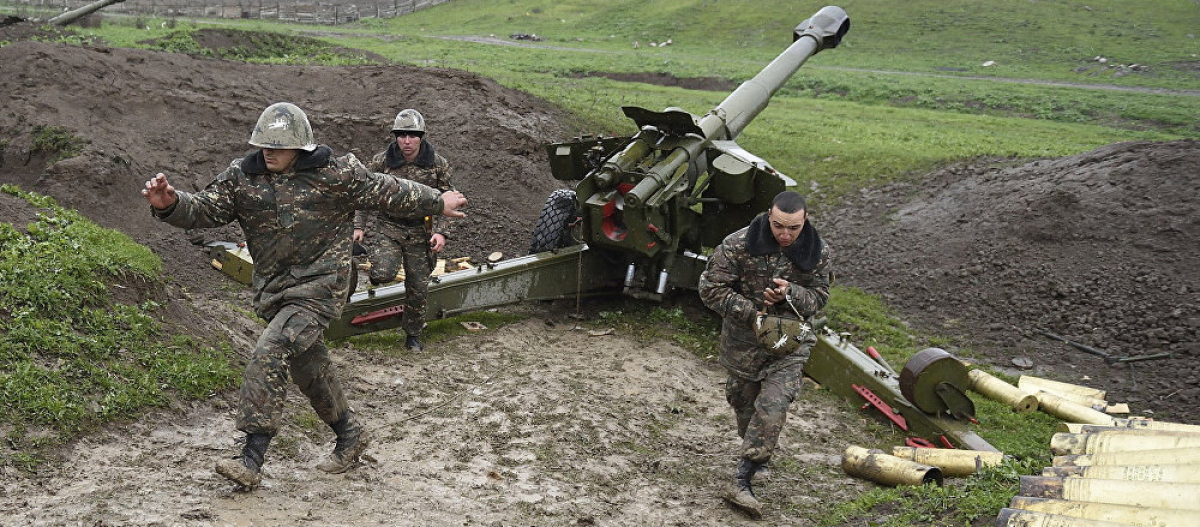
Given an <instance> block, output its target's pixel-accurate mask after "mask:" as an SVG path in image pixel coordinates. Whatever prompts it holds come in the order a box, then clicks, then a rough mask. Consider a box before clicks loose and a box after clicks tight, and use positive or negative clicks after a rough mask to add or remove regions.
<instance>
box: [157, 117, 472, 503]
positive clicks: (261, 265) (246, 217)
mask: <svg viewBox="0 0 1200 527" xmlns="http://www.w3.org/2000/svg"><path fill="white" fill-rule="evenodd" d="M249 142H250V144H251V145H253V146H255V147H257V148H258V150H256V151H254V152H253V153H251V154H249V155H247V156H246V157H245V158H243V159H235V160H234V161H233V163H232V164H231V165H230V166H229V168H227V169H225V171H224V172H222V173H221V174H220V175H218V176H217V178H216V179H215V180H213V182H211V183H209V184H208V186H207V187H205V188H204V190H201V191H199V192H196V193H194V194H193V193H187V192H184V191H181V190H176V189H175V188H174V187H173V186H171V184H170V183H169V182H168V181H167V177H166V176H165V175H163V174H161V173H160V174H158V175H156V176H154V177H153V178H151V179H150V180H149V181H147V182H146V185H145V189H144V190H143V191H142V194H143V195H144V196H145V197H146V199H147V200H148V201H149V202H150V206H151V211H152V213H153V214H154V216H155V217H157V218H159V219H160V220H162V221H164V222H166V223H168V224H171V225H173V226H175V227H180V228H184V229H195V228H209V227H219V226H222V225H226V224H228V223H230V222H234V221H236V222H238V224H239V225H241V228H242V231H243V232H244V233H245V235H246V245H247V247H248V248H249V250H250V256H251V257H252V258H253V260H254V279H253V287H254V310H255V313H256V314H258V316H260V317H262V318H263V319H264V320H266V321H267V322H268V323H267V328H266V330H265V331H264V332H263V334H262V335H261V336H260V337H259V339H258V343H257V344H256V345H255V348H254V352H253V354H252V356H251V357H250V360H249V362H248V363H247V364H246V371H245V374H244V377H243V380H242V387H241V395H240V399H241V401H240V405H239V409H238V416H237V428H238V430H241V431H243V432H245V433H246V442H245V445H244V447H243V448H242V452H241V454H240V455H238V456H237V457H235V458H233V459H223V460H221V461H218V462H217V464H216V471H217V473H219V474H220V475H222V476H224V477H226V478H228V479H230V480H231V481H234V482H236V483H238V484H239V485H241V486H242V487H244V488H247V489H253V488H254V487H256V486H258V484H259V483H260V482H261V480H262V477H261V471H262V465H263V462H264V461H265V459H266V452H267V447H268V445H269V444H270V442H271V439H272V438H273V437H274V436H275V434H276V433H277V432H278V431H279V427H280V420H281V419H282V415H283V405H284V398H285V395H286V394H285V391H286V389H287V382H288V377H289V375H290V377H291V379H292V382H294V383H295V384H296V386H298V387H299V388H300V391H301V392H302V393H304V395H305V396H307V397H308V400H309V402H310V403H311V404H312V407H313V410H315V411H316V413H317V416H318V417H320V418H321V420H322V421H324V422H325V423H326V424H328V425H329V427H330V428H332V429H333V431H334V433H335V434H336V435H337V443H336V445H335V446H334V449H333V452H332V453H331V454H330V456H329V458H328V459H327V460H325V461H324V462H322V463H321V464H320V465H318V468H320V469H321V470H324V471H326V472H330V473H341V472H345V471H346V470H348V469H350V468H351V467H352V466H353V465H354V464H355V463H356V462H357V460H358V458H359V456H361V455H362V454H363V452H364V451H365V450H366V448H367V445H368V444H369V443H370V434H369V433H368V431H367V429H366V428H365V427H364V426H363V424H362V423H361V422H360V421H359V420H358V419H357V418H356V417H355V414H354V411H353V410H352V409H351V408H350V406H349V404H348V403H347V401H346V397H345V394H344V393H343V391H342V386H341V384H340V382H339V380H338V377H337V375H336V372H335V370H334V365H333V363H332V362H331V361H330V359H329V350H328V349H327V348H326V346H325V342H324V337H323V335H324V331H325V328H326V327H327V326H328V325H329V323H330V321H332V320H333V319H335V318H337V317H338V316H340V315H341V312H342V308H343V306H344V302H345V299H346V296H347V292H348V290H349V287H350V272H351V265H350V258H351V254H350V253H351V244H352V242H351V235H352V233H351V228H352V226H353V218H354V211H355V210H358V209H362V210H380V211H386V212H388V213H390V214H394V215H398V216H404V215H415V216H426V215H434V214H441V215H445V216H450V217H462V216H463V213H462V212H460V211H459V210H458V209H459V208H461V207H463V206H464V205H466V198H464V197H463V195H462V194H461V193H459V192H456V191H450V192H439V191H437V190H436V189H433V188H430V187H427V186H425V185H420V184H417V183H413V182H410V181H402V180H399V179H396V178H393V177H389V176H385V175H382V174H375V173H372V172H371V171H370V170H368V169H367V167H366V166H364V165H363V164H362V163H361V162H360V161H359V160H358V159H357V158H355V157H354V156H353V155H352V154H347V155H345V156H342V157H337V158H335V157H333V155H332V151H331V150H330V149H329V147H328V146H325V145H318V144H316V141H315V139H314V137H313V132H312V127H311V126H310V125H309V122H308V116H306V115H305V114H304V112H303V111H302V110H301V109H300V108H298V107H296V106H295V105H293V104H291V103H276V104H272V105H271V106H269V107H268V108H267V109H266V110H265V111H264V112H263V113H262V115H261V116H260V117H259V119H258V123H257V124H256V125H255V126H254V131H253V132H252V133H251V135H250V141H249Z"/></svg>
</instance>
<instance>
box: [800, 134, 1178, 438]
mask: <svg viewBox="0 0 1200 527" xmlns="http://www.w3.org/2000/svg"><path fill="white" fill-rule="evenodd" d="M1198 172H1200V143H1197V142H1196V141H1190V140H1188V141H1178V142H1171V143H1122V144H1115V145H1110V146H1107V147H1104V148H1100V149H1097V150H1095V151H1092V152H1088V153H1086V154H1081V155H1077V156H1073V157H1068V158H1063V159H1049V160H1042V161H1036V162H1032V163H1028V164H1023V165H1020V166H1003V165H1001V164H996V163H983V162H981V163H976V164H967V165H961V166H956V167H952V168H947V169H945V170H941V171H938V172H935V173H933V174H930V175H929V176H928V177H926V178H924V179H923V180H922V181H920V182H917V183H912V184H903V185H894V186H892V187H889V188H886V189H883V190H877V191H867V192H864V193H863V194H862V195H861V196H859V197H858V198H857V199H855V200H853V202H852V203H850V204H849V206H846V207H843V208H839V210H836V211H831V212H829V213H827V214H825V215H823V216H822V217H820V218H817V219H816V221H817V222H818V224H819V225H821V226H822V227H823V230H824V232H826V233H829V235H830V237H831V238H832V239H833V240H834V241H833V243H836V244H837V245H836V246H837V248H838V250H839V255H840V258H839V263H838V269H839V272H840V278H841V280H842V283H844V284H849V285H854V286H858V287H861V288H863V289H864V290H866V291H868V292H871V293H875V294H878V295H881V296H883V297H884V298H885V299H887V301H888V302H889V303H890V304H892V305H894V306H896V308H897V309H898V311H899V312H900V313H901V314H902V315H903V316H904V317H905V318H906V319H909V320H911V321H914V322H915V323H917V324H918V325H920V326H921V327H923V328H924V329H927V330H930V331H933V332H935V333H941V334H946V335H953V336H959V337H961V338H963V339H964V341H963V342H964V343H965V344H967V345H968V346H969V347H970V349H971V350H972V351H974V352H976V353H978V354H980V355H982V356H983V357H985V358H986V359H987V360H988V361H989V362H991V363H993V364H995V365H996V366H999V367H1008V368H1010V369H1011V368H1012V367H1013V363H1012V362H1011V361H1012V359H1015V358H1018V357H1024V358H1027V359H1030V360H1031V361H1032V362H1033V364H1034V368H1035V369H1034V373H1037V374H1044V375H1051V376H1063V377H1065V378H1066V380H1069V381H1072V382H1078V383H1082V384H1086V385H1089V386H1093V387H1096V388H1103V389H1106V390H1108V391H1109V399H1110V400H1112V401H1127V402H1130V403H1131V406H1132V407H1134V409H1135V411H1144V410H1149V411H1151V412H1154V413H1155V414H1156V415H1158V416H1159V417H1160V418H1169V419H1172V420H1177V421H1181V422H1192V423H1195V422H1200V417H1198V416H1197V415H1196V414H1195V412H1194V409H1195V407H1196V405H1197V404H1200V373H1198V372H1197V367H1198V359H1200V349H1198V346H1197V344H1198V343H1200V270H1198V268H1197V266H1196V262H1197V261H1200V200H1197V198H1196V192H1195V176H1196V174H1197V173H1198ZM1039 330H1040V331H1046V332H1049V333H1052V334H1055V335H1058V336H1062V337H1066V338H1068V339H1070V340H1073V341H1077V342H1080V343H1083V344H1085V345H1089V346H1092V347H1094V348H1098V349H1099V350H1101V351H1103V352H1105V353H1108V354H1109V355H1111V356H1112V357H1113V358H1122V357H1130V356H1145V355H1156V354H1162V353H1170V354H1172V355H1173V358H1170V359H1155V360H1147V361H1144V362H1129V363H1115V364H1111V365H1110V364H1108V363H1107V361H1106V360H1105V359H1104V358H1101V357H1098V356H1095V355H1091V354H1088V353H1085V352H1082V351H1079V350H1077V349H1076V348H1073V347H1071V346H1069V345H1066V344H1063V343H1061V342H1058V341H1055V340H1051V339H1049V338H1047V337H1046V336H1044V335H1043V334H1041V333H1039Z"/></svg>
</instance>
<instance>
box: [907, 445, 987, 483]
mask: <svg viewBox="0 0 1200 527" xmlns="http://www.w3.org/2000/svg"><path fill="white" fill-rule="evenodd" d="M892 455H893V456H896V457H898V458H900V459H907V460H909V461H915V462H917V463H922V464H925V465H930V466H934V467H937V468H940V469H942V475H943V476H951V477H960V476H969V475H971V474H974V473H976V472H979V471H980V470H982V469H983V467H990V466H995V465H999V464H1000V463H1001V462H1003V461H1004V454H1003V453H1001V452H987V451H983V450H959V449H948V448H916V447H911V446H894V447H892Z"/></svg>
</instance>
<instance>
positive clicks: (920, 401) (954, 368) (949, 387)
mask: <svg viewBox="0 0 1200 527" xmlns="http://www.w3.org/2000/svg"><path fill="white" fill-rule="evenodd" d="M970 386H971V381H970V375H969V374H968V373H967V367H966V365H964V364H963V363H962V362H961V361H959V360H958V358H957V357H955V356H954V355H951V354H950V353H948V352H946V350H943V349H941V348H925V349H923V350H921V351H918V352H917V354H916V355H913V356H912V358H911V359H908V362H907V363H905V364H904V369H903V370H901V371H900V394H901V395H903V396H904V398H905V399H908V401H909V402H911V403H912V404H913V406H916V407H917V408H919V409H920V410H921V411H922V412H925V413H927V414H934V415H939V414H943V413H946V412H950V413H952V414H955V415H956V416H957V415H972V416H973V415H974V413H975V407H974V404H972V403H971V400H970V398H968V397H966V392H967V388H968V387H970Z"/></svg>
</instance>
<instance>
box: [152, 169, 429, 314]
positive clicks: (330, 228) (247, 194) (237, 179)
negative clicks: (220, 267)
mask: <svg viewBox="0 0 1200 527" xmlns="http://www.w3.org/2000/svg"><path fill="white" fill-rule="evenodd" d="M176 196H177V200H176V202H175V203H174V204H173V205H171V207H169V208H167V209H165V210H153V213H154V215H155V216H156V217H158V218H159V219H161V220H162V221H165V222H167V223H169V224H171V225H174V226H176V227H182V228H186V229H193V228H205V227H219V226H221V225H225V224H227V223H230V222H233V221H237V222H238V224H239V225H241V227H242V232H243V233H244V234H245V235H246V246H247V248H248V249H249V251H250V256H251V258H253V260H254V279H253V287H254V309H255V312H256V313H257V314H258V315H259V316H261V317H263V318H265V319H268V320H270V319H271V318H272V317H273V316H274V315H275V314H276V313H278V312H279V310H280V309H281V308H283V307H284V306H286V305H292V304H298V305H301V306H302V307H305V308H308V309H309V310H311V311H312V312H313V313H315V314H317V315H318V316H321V317H323V318H324V319H325V320H324V322H326V323H328V322H329V321H330V320H333V319H334V318H337V317H338V316H340V315H341V311H342V307H343V304H344V301H345V299H346V293H347V292H348V289H349V287H350V249H351V234H352V233H351V228H352V220H353V217H354V211H355V210H356V209H363V210H380V211H386V212H388V213H390V214H394V215H398V216H405V215H412V216H418V215H420V216H424V215H437V214H441V211H442V208H443V204H442V198H441V193H440V192H438V191H437V190H436V189H433V188H430V187H428V186H425V185H420V184H417V183H413V182H410V181H403V180H399V179H397V178H394V177H389V176H386V175H383V174H375V173H372V172H371V171H370V170H368V169H367V167H366V166H365V165H363V164H362V162H361V161H359V160H358V158H356V157H354V155H353V154H347V155H345V156H342V157H339V158H333V157H332V152H331V151H330V149H329V147H327V146H324V145H321V146H319V147H318V148H317V149H316V151H314V152H311V153H301V156H300V157H299V158H298V159H297V160H296V164H295V166H294V167H293V169H292V170H291V171H289V172H286V173H279V174H274V173H271V172H269V171H268V170H267V167H266V162H265V161H264V159H263V155H262V152H261V151H256V152H254V153H252V154H250V155H248V156H246V157H245V158H244V159H239V160H234V161H233V163H232V164H230V165H229V168H227V169H225V171H224V172H222V173H221V174H220V175H218V176H217V178H216V179H215V180H213V181H212V182H211V183H209V184H208V186H207V187H205V188H204V189H203V190H201V191H199V192H196V193H194V194H189V193H187V192H183V191H177V192H176Z"/></svg>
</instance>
